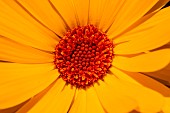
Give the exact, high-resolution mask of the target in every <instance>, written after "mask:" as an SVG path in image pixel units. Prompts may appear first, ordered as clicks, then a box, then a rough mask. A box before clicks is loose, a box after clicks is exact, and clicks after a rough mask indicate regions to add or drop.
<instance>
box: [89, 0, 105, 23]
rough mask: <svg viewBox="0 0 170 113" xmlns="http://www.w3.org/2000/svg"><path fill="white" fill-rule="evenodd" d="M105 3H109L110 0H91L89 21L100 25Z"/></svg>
mask: <svg viewBox="0 0 170 113" xmlns="http://www.w3.org/2000/svg"><path fill="white" fill-rule="evenodd" d="M105 5H108V0H97V1H96V0H90V1H89V23H90V24H93V25H96V26H98V25H99V23H100V20H101V18H102V16H105V15H107V13H106V14H104V10H105V7H106V6H105Z"/></svg>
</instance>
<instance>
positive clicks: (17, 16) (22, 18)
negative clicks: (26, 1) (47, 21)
mask: <svg viewBox="0 0 170 113" xmlns="http://www.w3.org/2000/svg"><path fill="white" fill-rule="evenodd" d="M8 2H9V1H8ZM8 2H7V1H2V2H1V3H0V10H1V12H0V15H1V16H0V24H1V26H0V34H1V36H4V37H7V38H9V39H11V40H14V41H16V42H19V43H22V44H25V45H29V46H32V47H35V48H38V49H43V50H47V51H54V48H55V46H56V44H57V43H58V41H57V39H58V38H55V37H57V36H56V35H55V34H54V33H53V32H51V31H49V30H48V29H46V28H45V27H43V26H42V25H41V24H39V23H38V22H37V21H36V20H34V19H33V18H32V17H30V15H29V14H28V13H27V12H25V11H24V10H23V9H22V8H21V7H20V6H19V5H17V4H16V3H15V2H14V1H10V2H9V3H8ZM11 4H12V5H11ZM13 5H14V6H13ZM14 7H15V8H16V9H13V8H14Z"/></svg>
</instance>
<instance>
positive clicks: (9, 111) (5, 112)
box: [0, 101, 27, 113]
mask: <svg viewBox="0 0 170 113" xmlns="http://www.w3.org/2000/svg"><path fill="white" fill-rule="evenodd" d="M26 102H27V101H26ZM26 102H23V103H21V104H19V105H17V106H14V107H10V108H7V109H0V113H15V112H16V111H17V110H18V109H20V108H21V107H22V106H23V105H24V104H25V103H26Z"/></svg>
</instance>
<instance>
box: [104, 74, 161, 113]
mask: <svg viewBox="0 0 170 113" xmlns="http://www.w3.org/2000/svg"><path fill="white" fill-rule="evenodd" d="M105 83H106V84H108V86H110V87H111V88H112V90H113V91H114V92H117V93H119V95H120V94H121V95H122V94H124V95H126V96H127V97H129V98H131V99H133V100H135V101H136V103H137V104H138V108H136V110H138V111H139V112H142V113H157V112H159V111H161V108H162V106H163V104H164V98H163V96H162V95H161V94H160V93H157V92H156V91H154V90H152V89H149V88H146V87H143V86H141V85H137V84H134V83H131V82H127V81H120V80H118V79H117V78H115V77H114V76H113V75H107V76H106V77H105ZM118 86H119V87H118Z"/></svg>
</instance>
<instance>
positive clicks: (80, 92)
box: [69, 89, 87, 113]
mask: <svg viewBox="0 0 170 113" xmlns="http://www.w3.org/2000/svg"><path fill="white" fill-rule="evenodd" d="M76 92H77V97H76V98H75V99H74V102H73V105H72V106H71V108H70V110H69V113H87V112H86V105H87V103H86V91H85V90H84V89H77V90H76Z"/></svg>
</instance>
